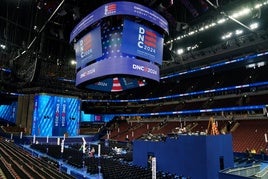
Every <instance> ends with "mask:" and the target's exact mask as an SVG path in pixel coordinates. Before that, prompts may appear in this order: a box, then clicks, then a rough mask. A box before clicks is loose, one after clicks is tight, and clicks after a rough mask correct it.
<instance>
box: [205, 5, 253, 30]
mask: <svg viewBox="0 0 268 179" xmlns="http://www.w3.org/2000/svg"><path fill="white" fill-rule="evenodd" d="M206 1H207V3H209V4H210V5H211V6H212V7H214V9H216V10H217V11H218V12H219V13H220V14H222V15H224V16H226V17H228V18H229V19H231V20H232V21H234V22H235V23H237V24H239V25H241V26H242V27H244V28H246V29H247V30H249V31H251V32H254V31H252V29H250V28H249V27H248V26H246V25H245V24H243V23H242V22H240V21H239V20H237V19H235V18H233V17H232V16H229V15H228V14H227V13H226V12H224V11H221V10H219V7H220V6H219V2H218V0H217V1H216V5H215V4H213V3H212V2H210V0H206Z"/></svg>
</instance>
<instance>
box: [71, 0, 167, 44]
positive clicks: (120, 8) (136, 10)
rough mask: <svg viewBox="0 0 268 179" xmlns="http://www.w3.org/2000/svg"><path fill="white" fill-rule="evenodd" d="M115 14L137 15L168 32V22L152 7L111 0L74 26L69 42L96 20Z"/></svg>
mask: <svg viewBox="0 0 268 179" xmlns="http://www.w3.org/2000/svg"><path fill="white" fill-rule="evenodd" d="M116 15H130V16H133V17H139V18H142V19H145V20H147V21H149V22H152V23H153V24H155V25H157V26H159V27H160V28H161V29H163V30H164V31H165V32H167V33H169V30H168V22H167V20H166V19H165V18H164V17H162V16H161V15H160V14H158V13H157V12H155V11H153V10H152V9H150V8H148V7H145V6H142V5H140V4H136V3H133V2H124V1H122V2H112V3H107V4H104V5H102V6H101V7H99V8H97V9H96V10H94V11H93V12H92V13H90V14H88V15H87V16H86V17H85V18H84V19H83V20H82V21H81V22H79V24H77V25H76V26H75V28H74V29H73V30H72V32H71V34H70V42H71V41H73V39H74V38H75V37H76V36H77V35H78V34H79V33H81V32H82V31H83V30H85V29H86V28H87V27H89V26H91V25H92V24H94V23H96V22H97V21H99V20H101V19H103V18H105V17H109V16H116Z"/></svg>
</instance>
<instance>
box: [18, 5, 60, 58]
mask: <svg viewBox="0 0 268 179" xmlns="http://www.w3.org/2000/svg"><path fill="white" fill-rule="evenodd" d="M64 1H65V0H62V1H61V2H60V4H59V5H58V7H57V8H56V9H55V10H54V12H53V13H52V14H51V16H50V17H49V18H48V20H47V21H46V22H45V23H44V25H43V26H42V27H41V29H40V30H39V31H38V32H37V34H36V35H35V37H34V38H33V40H32V41H31V43H30V44H29V45H28V47H27V50H29V49H30V48H31V47H32V45H33V44H34V42H35V41H36V39H37V37H38V36H39V34H40V33H41V32H42V31H43V30H44V29H45V27H46V26H47V24H48V23H49V22H50V20H51V19H52V18H53V17H54V15H55V14H56V12H57V11H58V10H59V8H60V7H61V6H62V5H63V3H64ZM24 53H26V50H24V51H23V52H22V53H21V54H19V55H18V56H16V57H15V59H14V61H15V60H17V59H18V58H19V57H20V56H21V55H23V54H24Z"/></svg>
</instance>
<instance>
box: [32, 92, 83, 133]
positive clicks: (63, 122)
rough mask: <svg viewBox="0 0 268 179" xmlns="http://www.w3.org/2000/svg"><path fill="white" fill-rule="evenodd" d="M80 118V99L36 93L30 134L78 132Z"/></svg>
mask: <svg viewBox="0 0 268 179" xmlns="http://www.w3.org/2000/svg"><path fill="white" fill-rule="evenodd" d="M79 119H80V100H79V99H77V98H70V97H62V96H51V95H45V94H41V95H36V96H35V98H34V112H33V122H32V135H37V136H62V135H64V134H65V133H68V135H69V136H75V135H77V134H78V127H79Z"/></svg>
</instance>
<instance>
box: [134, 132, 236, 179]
mask: <svg viewBox="0 0 268 179" xmlns="http://www.w3.org/2000/svg"><path fill="white" fill-rule="evenodd" d="M148 155H153V156H155V157H156V166H157V170H158V171H165V172H170V173H173V174H177V175H184V176H189V177H191V178H192V179H217V178H218V172H219V170H222V169H224V168H229V167H233V166H234V162H233V150H232V137H231V135H217V136H190V135H181V136H179V137H178V138H167V139H166V141H158V142H156V141H143V140H136V141H134V143H133V163H134V165H138V166H142V167H147V165H148Z"/></svg>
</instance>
